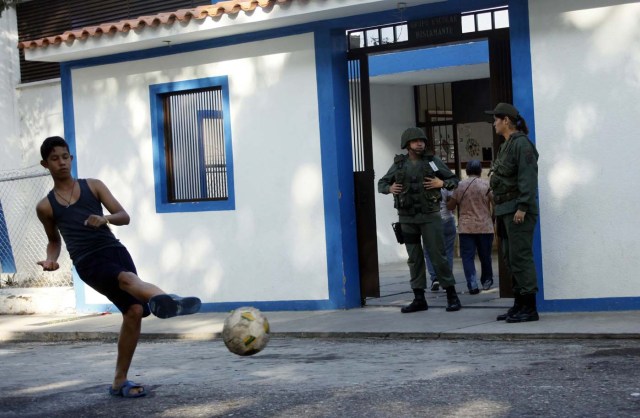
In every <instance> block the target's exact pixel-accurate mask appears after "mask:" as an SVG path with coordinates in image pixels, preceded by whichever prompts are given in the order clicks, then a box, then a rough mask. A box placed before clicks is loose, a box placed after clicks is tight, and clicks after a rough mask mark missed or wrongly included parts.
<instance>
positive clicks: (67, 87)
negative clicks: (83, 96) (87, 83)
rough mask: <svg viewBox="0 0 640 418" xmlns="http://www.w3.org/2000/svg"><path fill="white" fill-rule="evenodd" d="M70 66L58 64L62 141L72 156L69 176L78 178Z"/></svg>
mask: <svg viewBox="0 0 640 418" xmlns="http://www.w3.org/2000/svg"><path fill="white" fill-rule="evenodd" d="M72 68H73V66H72V64H65V63H63V64H60V88H61V90H62V123H63V126H64V139H65V140H66V141H67V144H68V145H69V152H70V153H71V155H73V156H74V158H73V161H72V162H71V175H72V176H73V177H75V178H78V161H77V158H75V155H76V118H75V114H74V109H73V106H74V104H73V80H72V79H71V69H72Z"/></svg>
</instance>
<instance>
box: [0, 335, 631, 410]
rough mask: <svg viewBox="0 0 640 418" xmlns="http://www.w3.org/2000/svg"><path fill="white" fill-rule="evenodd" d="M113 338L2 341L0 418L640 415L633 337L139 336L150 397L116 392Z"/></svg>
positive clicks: (135, 371) (137, 372)
mask: <svg viewBox="0 0 640 418" xmlns="http://www.w3.org/2000/svg"><path fill="white" fill-rule="evenodd" d="M115 353H116V346H115V343H113V342H73V343H55V344H54V343H50V344H43V343H14V344H0V417H14V416H20V417H62V416H65V417H73V418H75V417H303V416H304V417H359V416H367V417H540V416H545V417H638V416H640V343H639V342H638V341H637V340H571V341H566V340H550V341H530V340H528V341H521V340H520V341H478V340H457V341H456V340H326V339H295V338H286V339H272V341H271V342H270V344H269V346H268V347H267V348H266V349H265V350H264V351H263V352H261V353H259V354H257V355H255V356H253V357H238V356H235V355H233V354H231V353H229V352H228V351H227V350H226V348H225V347H224V345H223V344H222V342H221V341H177V340H171V341H155V342H145V343H141V344H140V345H139V347H138V351H137V353H136V357H135V358H134V364H133V367H132V370H131V373H130V376H129V377H130V378H131V379H132V380H135V381H138V382H141V383H144V384H145V385H146V390H147V391H148V393H149V394H148V396H146V397H145V398H139V399H122V398H112V397H110V396H109V395H108V394H107V387H108V384H109V383H110V381H111V379H112V374H111V373H112V371H113V368H114V363H115Z"/></svg>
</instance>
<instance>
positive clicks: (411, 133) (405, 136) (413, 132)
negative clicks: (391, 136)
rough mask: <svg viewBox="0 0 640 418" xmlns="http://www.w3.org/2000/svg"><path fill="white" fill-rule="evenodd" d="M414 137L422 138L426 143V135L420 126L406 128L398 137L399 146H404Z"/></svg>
mask: <svg viewBox="0 0 640 418" xmlns="http://www.w3.org/2000/svg"><path fill="white" fill-rule="evenodd" d="M414 139H422V140H423V141H424V142H425V143H427V135H426V134H425V133H424V131H423V130H422V129H421V128H408V129H406V130H405V131H404V132H403V133H402V137H401V138H400V148H403V149H404V148H406V147H407V144H408V143H409V142H410V141H413V140H414Z"/></svg>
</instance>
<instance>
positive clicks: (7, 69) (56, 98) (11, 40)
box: [0, 9, 63, 171]
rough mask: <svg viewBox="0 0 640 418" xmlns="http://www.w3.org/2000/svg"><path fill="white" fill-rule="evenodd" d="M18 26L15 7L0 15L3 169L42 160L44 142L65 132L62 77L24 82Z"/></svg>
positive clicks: (0, 155)
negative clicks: (40, 148) (21, 81)
mask: <svg viewBox="0 0 640 418" xmlns="http://www.w3.org/2000/svg"><path fill="white" fill-rule="evenodd" d="M17 44H18V29H17V22H16V15H15V11H14V10H13V9H8V10H5V11H4V12H3V13H2V17H0V74H2V77H0V98H1V99H0V127H1V132H0V138H1V141H2V153H0V171H4V170H16V169H21V168H24V167H29V166H32V165H34V164H38V163H39V162H40V156H39V155H40V152H39V147H40V143H41V142H42V140H43V139H44V138H46V137H47V136H51V135H63V121H62V100H61V96H60V81H59V80H52V81H46V82H37V83H29V84H20V60H19V54H18V48H17Z"/></svg>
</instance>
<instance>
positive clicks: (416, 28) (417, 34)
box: [408, 14, 462, 42]
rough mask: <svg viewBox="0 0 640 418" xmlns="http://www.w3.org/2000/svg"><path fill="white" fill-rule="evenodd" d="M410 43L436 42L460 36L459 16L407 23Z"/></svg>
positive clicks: (438, 17) (431, 18)
mask: <svg viewBox="0 0 640 418" xmlns="http://www.w3.org/2000/svg"><path fill="white" fill-rule="evenodd" d="M408 27H409V41H410V42H438V41H443V40H447V39H449V38H452V37H457V36H460V35H461V34H462V24H461V23H460V15H458V14H456V15H449V16H437V17H429V18H426V19H420V20H413V21H410V22H408Z"/></svg>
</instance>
